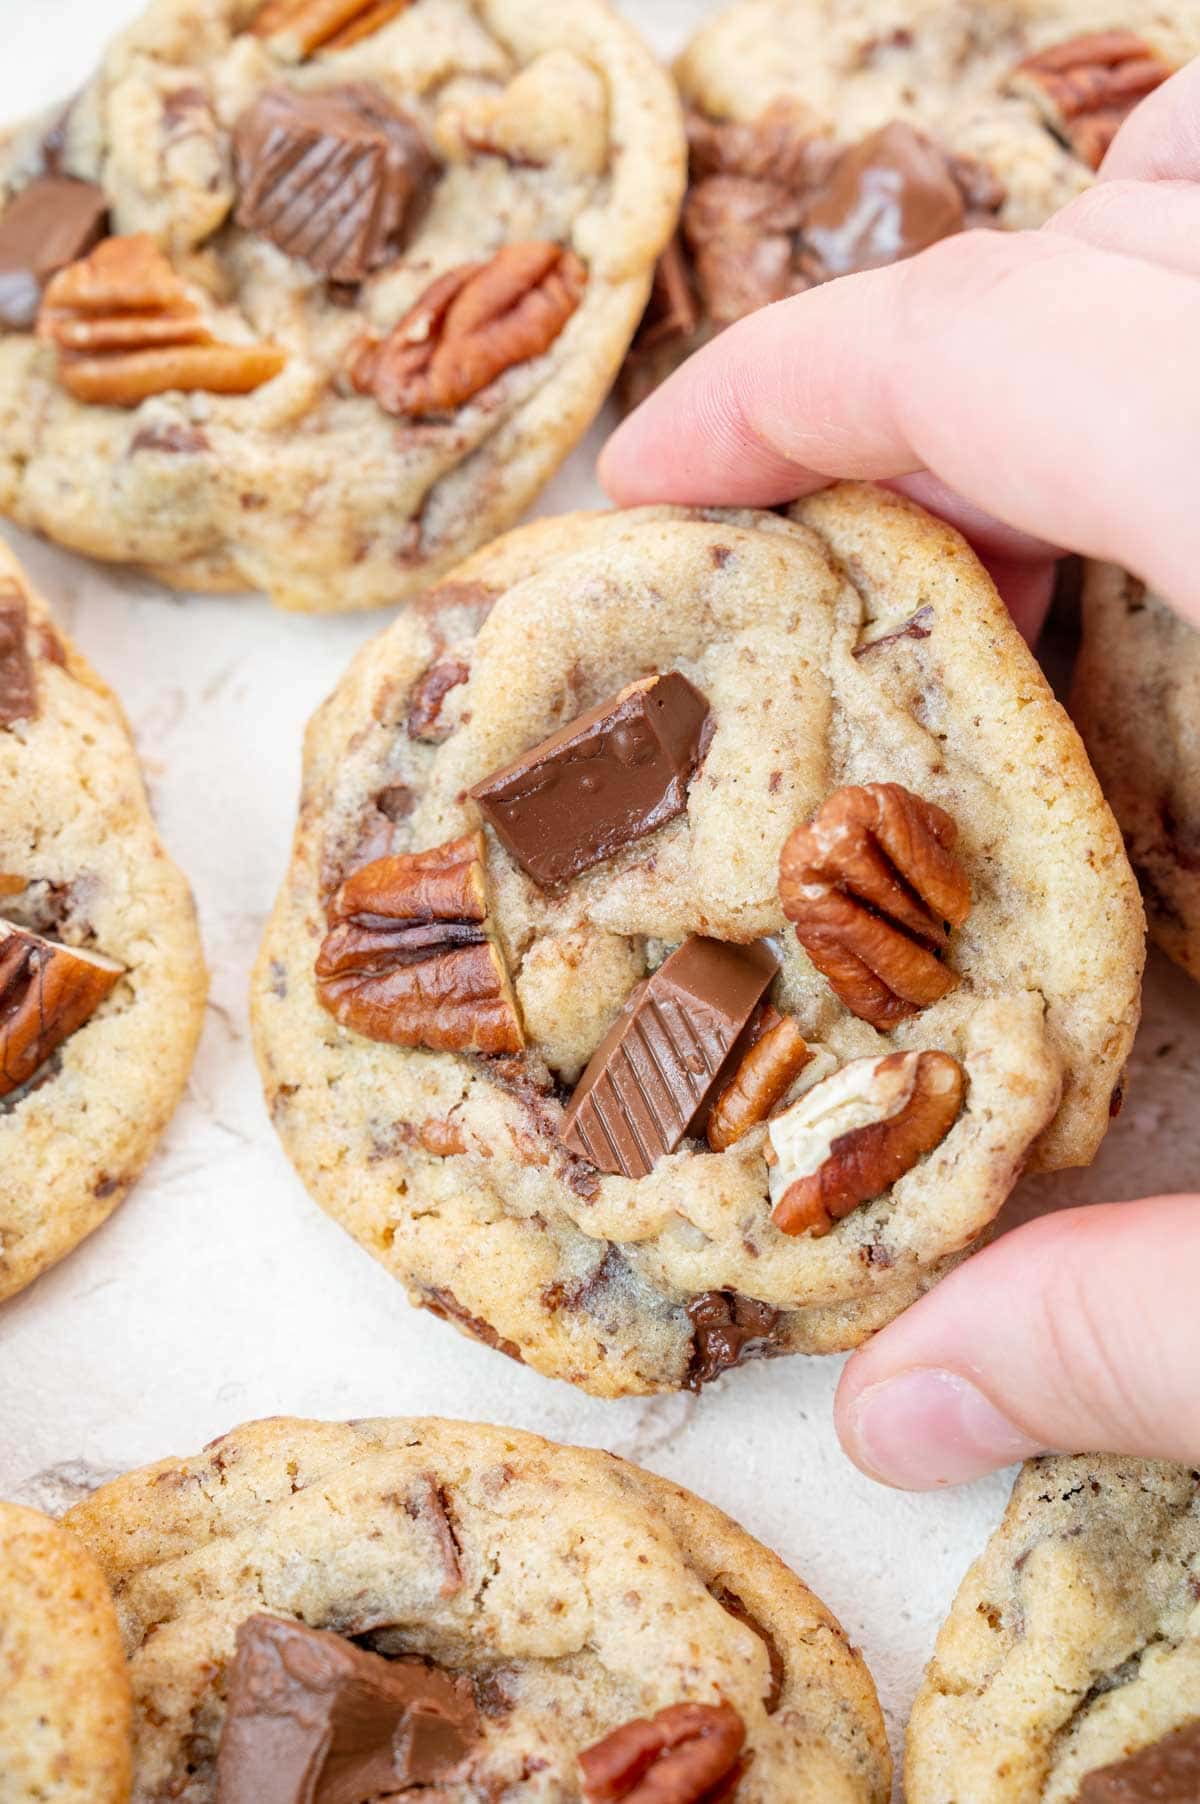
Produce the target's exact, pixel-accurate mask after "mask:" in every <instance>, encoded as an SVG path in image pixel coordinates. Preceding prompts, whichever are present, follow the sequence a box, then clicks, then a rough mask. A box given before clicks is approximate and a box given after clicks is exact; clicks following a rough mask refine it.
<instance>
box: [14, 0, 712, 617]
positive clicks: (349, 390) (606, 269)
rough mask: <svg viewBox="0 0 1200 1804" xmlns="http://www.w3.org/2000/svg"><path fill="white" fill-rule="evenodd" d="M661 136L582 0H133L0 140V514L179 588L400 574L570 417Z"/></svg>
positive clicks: (639, 279) (638, 300)
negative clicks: (564, 2) (94, 50)
mask: <svg viewBox="0 0 1200 1804" xmlns="http://www.w3.org/2000/svg"><path fill="white" fill-rule="evenodd" d="M684 162H685V150H684V145H683V138H682V132H681V128H680V121H679V108H678V102H677V99H676V97H675V94H674V92H673V90H672V87H671V83H670V80H669V77H668V76H667V75H666V74H665V73H664V72H663V71H662V70H661V69H660V68H659V67H658V65H657V64H656V62H655V61H654V59H653V58H652V57H651V55H650V53H649V52H648V51H647V50H646V49H645V48H644V46H643V45H642V43H641V42H640V40H639V39H638V37H637V35H636V33H635V31H634V30H633V28H632V27H631V26H630V25H628V24H627V23H625V22H624V21H623V20H622V19H621V18H620V17H619V16H618V15H617V14H616V12H614V11H613V10H612V9H611V8H610V7H609V6H608V5H607V4H605V0H572V4H571V5H570V6H558V7H555V6H547V5H545V4H543V3H542V0H407V3H405V0H266V3H265V4H262V3H261V0H153V4H151V5H150V6H149V7H148V9H147V10H146V12H145V13H144V15H143V16H142V18H141V19H140V20H139V21H138V22H137V23H136V24H134V25H132V26H131V27H130V28H129V29H128V30H127V31H125V32H124V33H122V35H121V36H120V37H118V38H117V39H116V41H115V42H114V43H113V45H112V46H111V48H110V49H109V50H108V52H107V54H106V55H105V57H104V59H103V61H102V63H101V65H100V69H99V72H98V74H97V75H96V76H95V78H94V79H93V80H92V81H91V82H90V83H89V84H88V85H87V87H85V88H84V90H83V92H82V93H81V94H80V95H79V96H78V97H77V98H76V99H75V100H74V101H73V102H72V103H71V105H70V106H69V107H68V108H67V109H66V110H65V112H60V113H59V114H57V115H56V116H54V117H53V118H48V119H42V120H39V121H38V122H37V123H36V124H34V125H33V126H30V127H28V128H25V129H22V130H19V131H17V132H16V133H14V134H11V135H10V138H9V141H8V143H7V145H6V146H5V147H4V148H3V149H0V510H3V511H4V512H6V513H8V514H10V515H11V516H12V517H13V518H14V519H16V520H18V521H20V522H21V523H22V524H24V525H26V526H29V527H32V528H35V529H37V530H39V531H41V532H44V533H46V534H47V535H49V536H50V537H52V538H55V539H58V540H60V541H61V542H62V543H64V544H66V545H70V546H72V547H73V548H74V549H76V550H79V551H84V552H87V553H89V554H90V555H92V556H94V557H101V558H113V559H120V560H126V561H134V562H137V563H140V564H144V565H147V566H149V567H150V568H151V569H152V570H153V571H154V572H155V574H157V575H158V576H160V577H161V578H163V579H164V580H166V581H168V582H171V583H174V584H178V585H180V586H182V587H185V588H191V589H218V590H220V589H239V588H247V587H249V588H261V589H265V590H267V591H268V592H269V593H270V594H271V595H272V596H273V598H274V599H275V600H276V601H277V602H279V603H280V604H281V605H282V606H285V607H289V608H300V609H309V610H314V611H322V612H326V611H334V610H342V609H350V608H368V607H376V606H380V605H382V604H385V603H393V602H397V601H400V600H403V599H404V598H406V597H408V596H411V595H413V594H416V593H417V592H419V591H420V590H421V589H422V588H424V587H425V586H426V585H427V584H428V582H429V581H430V580H431V579H432V578H434V577H436V576H437V575H438V574H440V573H441V572H443V571H445V570H447V569H449V568H450V566H451V565H453V564H455V563H456V562H457V561H458V560H459V559H460V558H461V557H462V556H463V555H464V554H465V553H466V552H468V551H470V550H471V549H472V548H473V547H475V546H476V545H480V544H483V543H484V542H485V541H486V540H488V539H489V538H491V537H493V536H494V535H495V534H496V533H497V532H500V531H503V530H504V529H505V528H506V527H508V526H510V525H511V524H512V522H513V521H514V520H515V519H516V518H517V517H518V516H519V515H520V513H521V512H522V510H523V509H524V508H525V506H526V505H527V504H528V503H529V502H530V501H531V500H532V499H533V498H534V496H535V495H536V493H537V492H538V490H539V489H540V488H541V487H542V485H543V484H544V483H545V482H546V481H547V479H548V478H549V477H550V476H551V475H552V474H553V472H554V471H555V470H556V469H557V467H558V465H559V463H560V462H561V461H562V459H563V458H564V457H565V456H566V454H567V453H568V452H569V451H570V449H571V448H572V446H573V445H574V444H575V443H576V441H577V440H578V439H579V437H580V436H581V435H582V433H583V432H584V431H585V429H586V428H587V426H588V425H589V424H590V422H591V420H592V418H593V417H594V415H595V413H596V412H597V410H598V408H599V407H600V405H601V403H602V401H603V399H604V396H605V394H606V393H607V391H608V389H609V386H610V384H611V382H612V380H613V377H614V375H615V373H616V371H617V369H618V367H619V365H620V362H621V359H622V357H623V356H624V354H625V351H626V349H627V347H628V345H629V341H630V339H631V337H632V335H633V332H634V329H635V327H636V325H637V322H638V319H639V316H640V314H641V312H642V310H643V307H644V305H645V301H646V297H647V294H648V292H649V288H650V281H651V274H652V271H653V267H654V263H655V260H656V258H657V256H658V254H659V252H660V251H661V250H662V248H663V246H664V244H665V243H666V242H667V240H668V239H669V237H670V234H671V232H672V230H673V228H674V225H675V220H676V216H677V213H678V207H679V200H680V195H681V193H682V190H683V183H684ZM5 208H7V211H5V210H4V209H5ZM106 234H110V235H109V236H105V235H106ZM97 241H99V243H98V246H97ZM81 259H82V261H81ZM64 265H67V266H69V267H68V268H67V269H66V271H65V272H64V270H63V266H64ZM5 323H7V325H8V327H9V330H7V331H6V330H5V329H4V328H5ZM35 325H36V331H35V329H34V328H35Z"/></svg>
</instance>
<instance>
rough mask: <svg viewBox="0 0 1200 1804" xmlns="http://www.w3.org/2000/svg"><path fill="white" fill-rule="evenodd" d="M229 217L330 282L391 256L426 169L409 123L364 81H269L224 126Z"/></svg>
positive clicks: (357, 276)
mask: <svg viewBox="0 0 1200 1804" xmlns="http://www.w3.org/2000/svg"><path fill="white" fill-rule="evenodd" d="M234 159H235V164H236V173H237V183H238V190H239V199H238V206H237V214H236V218H237V223H238V225H240V226H242V227H243V228H244V229H245V230H246V231H248V232H257V233H258V234H259V235H260V236H261V237H264V238H269V239H270V241H271V243H272V244H275V245H278V247H279V249H280V250H281V251H286V252H287V254H288V256H290V257H299V258H302V259H303V260H304V262H306V263H309V264H311V265H312V267H313V268H314V269H318V270H320V271H321V272H322V273H323V274H324V275H327V276H328V277H329V278H330V279H331V280H332V281H335V282H361V281H362V280H363V278H364V277H365V276H368V275H370V273H371V271H372V270H375V269H378V268H380V266H381V265H382V264H384V263H387V262H389V261H391V260H392V259H394V258H395V257H396V256H397V255H398V253H399V250H400V247H401V240H402V235H403V229H404V226H405V223H406V221H407V220H408V218H409V216H410V213H411V212H412V210H413V209H414V208H415V206H416V205H417V203H418V201H419V199H420V197H421V194H422V192H423V190H424V188H425V187H426V185H427V183H428V181H429V178H430V176H431V174H432V171H433V159H432V157H431V156H430V153H429V151H428V149H427V147H426V144H425V140H424V138H423V137H422V135H421V133H420V131H419V129H418V127H417V126H416V125H415V124H414V122H413V121H412V120H411V119H409V118H407V117H405V116H404V115H403V114H401V113H398V112H397V111H396V110H395V108H394V107H393V106H392V105H391V104H390V102H389V101H388V100H387V98H386V97H385V96H384V95H383V94H381V93H380V92H379V91H378V90H377V89H375V88H373V87H371V86H370V85H369V84H368V83H365V82H364V83H353V84H347V85H344V86H341V87H336V88H325V89H323V90H321V91H320V92H318V93H315V94H294V93H291V92H289V91H288V90H287V89H285V88H271V89H268V91H267V92H266V93H265V94H261V95H260V96H259V98H258V99H257V100H256V101H255V102H254V104H253V106H251V107H249V108H247V110H246V111H245V112H244V113H243V114H242V116H241V118H240V119H239V120H238V122H237V125H236V127H235V128H234Z"/></svg>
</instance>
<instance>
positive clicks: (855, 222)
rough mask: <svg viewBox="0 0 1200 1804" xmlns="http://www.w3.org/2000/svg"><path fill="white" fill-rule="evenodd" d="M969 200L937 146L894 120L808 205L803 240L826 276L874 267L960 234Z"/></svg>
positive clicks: (840, 165) (838, 167) (848, 157)
mask: <svg viewBox="0 0 1200 1804" xmlns="http://www.w3.org/2000/svg"><path fill="white" fill-rule="evenodd" d="M965 221H966V202H965V201H964V198H963V193H962V190H961V188H960V187H959V185H958V183H957V182H956V181H955V179H954V174H953V171H952V169H951V166H950V164H949V162H948V160H947V158H946V157H945V155H944V154H943V152H942V151H940V150H939V149H938V148H937V146H936V145H935V144H932V143H931V142H930V141H929V139H928V138H925V137H923V136H922V135H921V133H920V132H916V131H914V130H913V128H912V126H911V125H904V124H901V123H900V122H899V121H895V122H894V123H893V124H891V125H885V126H884V127H883V130H882V131H878V132H874V133H872V135H871V136H870V137H869V138H864V139H863V140H862V142H861V143H859V144H855V145H853V146H852V147H851V148H850V149H849V150H847V151H845V152H844V153H843V154H842V156H840V157H839V158H838V161H837V162H836V163H835V164H834V167H833V171H832V173H831V175H830V177H829V179H828V181H827V182H826V184H825V186H824V187H823V188H821V189H819V190H818V192H817V193H816V194H815V195H814V197H813V198H812V200H811V201H810V202H809V203H808V206H807V208H806V210H805V218H804V227H803V235H804V243H805V246H806V248H807V250H808V252H809V254H810V255H811V256H812V257H813V258H814V259H815V262H816V266H817V268H816V270H815V272H814V273H816V274H818V275H819V276H821V277H824V278H832V277H834V276H845V275H849V274H851V273H852V272H853V271H856V270H863V269H878V268H880V267H881V266H882V265H883V264H886V263H897V262H899V261H900V259H901V258H903V257H911V256H913V255H914V254H915V253H916V252H917V251H920V250H924V249H925V247H926V246H927V245H930V244H936V243H937V242H938V240H939V239H941V238H949V237H951V236H952V235H953V234H954V233H955V232H961V230H962V228H963V225H964V223H965Z"/></svg>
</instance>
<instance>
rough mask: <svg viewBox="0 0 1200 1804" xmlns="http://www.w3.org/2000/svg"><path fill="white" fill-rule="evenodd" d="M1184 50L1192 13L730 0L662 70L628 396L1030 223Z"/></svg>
mask: <svg viewBox="0 0 1200 1804" xmlns="http://www.w3.org/2000/svg"><path fill="white" fill-rule="evenodd" d="M1198 51H1200V5H1198V4H1197V0H1183V3H1182V4H1178V5H1172V6H1170V7H1166V6H1162V5H1160V4H1157V3H1156V0H1121V3H1120V4H1117V3H1116V0H988V4H987V5H984V6H969V5H962V4H960V3H959V0H737V4H735V5H733V6H730V7H727V8H726V9H725V10H724V11H722V12H720V13H718V14H717V16H716V17H715V18H713V19H711V20H710V21H709V22H708V23H707V24H705V25H704V26H703V27H702V28H701V30H700V31H699V33H698V34H697V35H696V37H695V38H694V39H693V40H692V43H691V44H690V45H689V47H688V49H687V50H686V51H685V52H684V54H683V56H682V57H681V58H680V60H679V63H678V65H677V68H676V75H677V77H678V81H679V86H680V90H681V93H682V96H683V100H684V105H685V108H686V110H687V118H688V133H689V140H690V146H691V182H690V186H689V190H688V195H687V199H686V201H685V204H684V210H683V218H682V223H681V228H680V232H679V234H678V236H677V238H676V239H675V241H674V243H673V245H672V247H671V249H670V251H669V253H668V254H667V256H666V257H665V258H664V259H663V262H662V264H661V265H660V268H659V272H658V278H657V282H656V286H655V293H654V297H653V300H652V303H651V307H650V310H649V312H648V314H647V317H646V320H645V322H644V324H643V327H642V330H641V332H640V333H639V337H638V341H637V344H636V346H635V350H634V353H633V355H632V356H631V358H630V360H629V363H628V365H627V368H626V372H625V382H624V385H623V386H624V390H625V398H626V400H627V401H628V402H630V403H632V402H635V401H637V400H639V399H641V398H642V396H643V395H644V394H645V393H647V392H648V391H649V389H651V388H652V387H654V386H655V385H656V384H657V383H658V382H659V381H661V380H662V379H663V377H664V376H666V375H667V374H668V373H669V372H670V371H671V370H672V369H673V368H674V367H675V366H676V365H677V364H678V363H680V362H681V361H682V360H683V358H684V357H685V356H686V355H688V353H689V352H690V351H692V350H694V349H696V348H697V347H698V346H699V345H700V344H702V343H704V342H705V340H706V339H708V338H710V337H711V336H712V335H713V334H714V332H716V331H719V330H720V329H721V328H722V327H723V326H726V325H728V324H730V323H731V322H732V321H734V320H737V319H740V318H742V317H743V316H744V315H745V314H747V313H750V312H753V311H754V310H755V309H756V308H758V307H761V306H764V305H766V304H768V303H769V302H771V301H777V300H782V299H784V298H785V297H787V296H788V295H791V294H797V293H801V292H802V291H803V290H804V289H806V288H809V287H811V286H813V285H814V284H815V283H819V282H824V281H828V280H830V279H832V278H834V277H837V276H840V275H845V274H848V273H850V272H852V271H854V270H860V269H870V268H875V267H878V266H879V265H881V264H884V263H891V262H895V261H897V260H898V259H900V258H902V257H905V256H908V255H910V254H912V253H913V252H916V251H919V250H923V249H924V248H925V247H926V246H927V245H929V244H932V243H934V242H935V241H936V240H938V239H940V238H945V237H948V236H950V235H951V234H953V233H956V232H959V231H962V230H963V229H964V228H967V227H971V226H1000V227H1005V228H1010V229H1011V228H1022V227H1031V226H1039V225H1041V224H1042V223H1043V221H1044V220H1046V219H1047V218H1048V217H1049V215H1050V214H1051V213H1053V212H1055V211H1056V210H1057V209H1058V208H1059V207H1061V206H1063V205H1064V204H1065V203H1066V202H1067V201H1069V200H1071V199H1073V198H1074V196H1075V195H1077V194H1079V193H1080V192H1081V191H1082V190H1083V189H1084V188H1085V187H1086V186H1087V185H1088V184H1089V183H1090V182H1091V180H1092V176H1093V171H1094V170H1095V169H1096V168H1097V166H1098V165H1099V162H1100V160H1101V157H1102V156H1103V153H1104V151H1105V150H1106V149H1107V146H1108V144H1109V142H1110V141H1111V139H1112V137H1113V135H1114V133H1115V131H1116V128H1117V126H1118V125H1119V124H1120V121H1121V119H1122V118H1123V117H1124V116H1125V114H1126V113H1127V112H1128V111H1129V110H1130V108H1131V107H1132V106H1134V105H1135V104H1136V103H1137V102H1138V101H1139V100H1140V99H1142V98H1143V97H1144V96H1145V94H1147V93H1148V92H1150V91H1151V90H1152V89H1153V88H1154V87H1155V86H1156V85H1157V84H1158V83H1159V82H1160V81H1161V80H1163V79H1164V78H1165V77H1166V76H1167V75H1169V74H1170V73H1171V72H1172V70H1173V69H1175V68H1177V67H1178V66H1180V65H1181V64H1182V63H1184V62H1186V61H1187V60H1188V58H1189V57H1191V56H1194V55H1195V54H1196V53H1197V52H1198Z"/></svg>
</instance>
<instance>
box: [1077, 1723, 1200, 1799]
mask: <svg viewBox="0 0 1200 1804" xmlns="http://www.w3.org/2000/svg"><path fill="white" fill-rule="evenodd" d="M1197 1799H1200V1717H1198V1718H1197V1719H1196V1721H1195V1722H1192V1723H1185V1724H1184V1726H1183V1728H1182V1729H1176V1731H1175V1733H1174V1734H1173V1735H1167V1736H1165V1737H1164V1738H1163V1740H1162V1741H1156V1742H1155V1743H1154V1744H1153V1746H1152V1747H1148V1748H1141V1749H1140V1750H1139V1751H1138V1752H1137V1753H1136V1754H1131V1755H1130V1756H1129V1758H1128V1760H1118V1761H1116V1762H1114V1764H1113V1765H1112V1766H1102V1767H1100V1768H1099V1769H1098V1770H1097V1771H1096V1772H1094V1773H1089V1774H1088V1776H1087V1778H1086V1779H1085V1780H1084V1782H1083V1784H1082V1785H1081V1786H1080V1788H1079V1800H1078V1804H1196V1801H1197Z"/></svg>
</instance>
